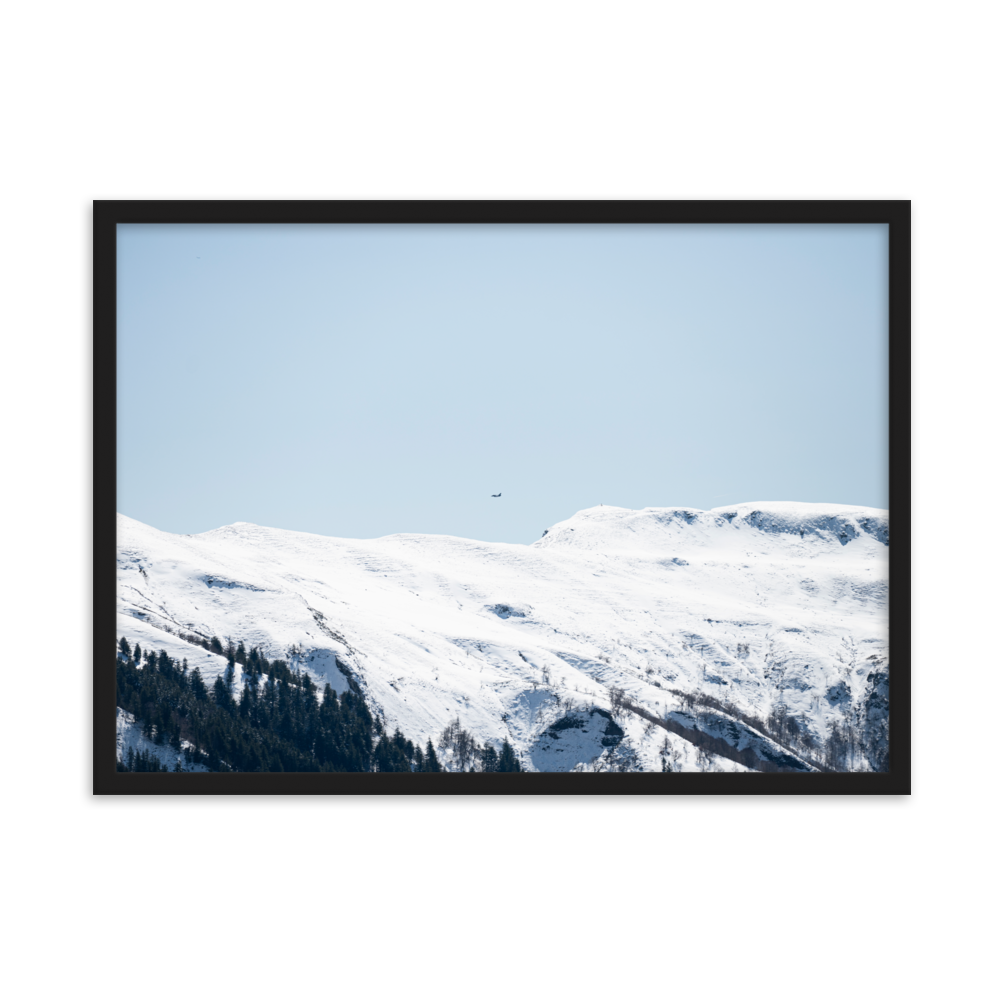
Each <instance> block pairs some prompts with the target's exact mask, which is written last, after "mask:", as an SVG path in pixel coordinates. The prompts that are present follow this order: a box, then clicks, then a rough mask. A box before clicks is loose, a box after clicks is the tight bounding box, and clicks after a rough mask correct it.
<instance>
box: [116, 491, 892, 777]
mask: <svg viewBox="0 0 1000 1000" xmlns="http://www.w3.org/2000/svg"><path fill="white" fill-rule="evenodd" d="M887 593H888V519H887V515H886V513H885V512H884V511H879V510H874V509H870V508H863V507H846V506H840V505H831V504H805V503H791V502H780V503H779V502H767V503H747V504H738V505H736V506H732V507H723V508H716V509H714V510H711V511H699V510H693V509H688V508H646V509H644V510H638V511H633V510H626V509H624V508H618V507H595V508H590V509H588V510H582V511H580V512H579V513H577V514H575V515H574V516H573V517H571V518H569V519H568V520H565V521H562V522H560V523H559V524H556V525H554V526H553V527H552V528H551V529H549V530H548V531H547V532H546V533H545V534H544V535H543V537H542V538H541V539H539V540H538V541H536V542H534V543H533V544H531V545H513V544H502V543H489V542H479V541H474V540H470V539H463V538H456V537H451V536H445V535H414V534H400V535H389V536H386V537H384V538H376V539H370V540H357V539H342V538H328V537H324V536H319V535H310V534H304V533H300V532H294V531H284V530H279V529H274V528H265V527H260V526H258V525H253V524H247V523H236V524H232V525H227V526H225V527H222V528H218V529H216V530H213V531H208V532H205V533H203V534H200V535H173V534H168V533H165V532H162V531H158V530H157V529H155V528H152V527H149V526H147V525H144V524H141V523H140V522H138V521H134V520H132V519H130V518H128V517H125V516H124V515H119V518H118V594H119V615H118V635H119V636H125V637H126V638H127V639H128V641H129V642H131V643H134V642H135V641H139V642H140V643H141V644H142V646H143V647H144V648H147V649H148V648H155V649H164V650H166V652H167V653H168V655H169V656H171V657H176V658H178V659H181V658H186V659H187V660H188V663H189V665H190V666H191V667H192V668H193V667H194V666H195V665H197V666H198V667H199V669H200V671H201V673H202V675H203V677H204V678H205V680H206V682H207V683H209V684H210V683H211V681H212V680H213V679H214V678H215V677H216V676H218V675H219V674H220V672H221V671H223V670H224V669H225V667H226V659H225V658H224V657H223V656H219V655H217V654H214V653H211V652H209V651H207V650H205V649H204V648H202V646H201V645H200V644H198V643H200V642H201V641H203V640H208V639H210V638H211V637H213V636H217V637H219V638H220V639H222V640H223V642H225V641H226V640H227V639H232V641H233V642H234V643H236V642H242V643H244V645H245V647H246V648H247V649H250V648H251V647H257V648H258V649H259V650H260V651H261V653H262V654H263V655H264V656H267V657H269V658H272V659H273V658H282V659H284V660H286V661H288V663H289V666H290V667H291V668H292V669H293V670H294V669H300V670H303V671H307V672H308V673H309V675H310V677H312V678H313V680H314V681H315V682H316V683H317V684H319V686H320V688H322V686H323V684H324V683H329V684H330V685H331V686H332V687H333V688H334V689H335V690H336V691H338V692H344V691H347V690H348V688H349V686H350V683H351V682H353V683H354V684H355V685H356V687H357V689H358V690H360V691H361V692H362V693H363V694H364V696H365V698H366V700H367V701H368V703H369V705H370V707H371V710H372V712H373V713H374V714H375V715H376V716H377V717H379V718H380V719H381V720H382V721H383V722H384V724H385V725H386V726H387V727H388V728H389V729H390V730H391V729H392V728H394V727H397V726H398V727H399V728H400V729H401V730H402V731H403V732H404V733H405V734H406V735H407V736H408V737H411V738H412V739H414V740H419V741H421V742H423V741H425V740H426V739H428V738H432V739H433V740H434V741H435V742H437V741H438V740H439V738H440V735H441V733H442V732H443V731H444V730H445V729H446V727H448V726H449V724H451V723H453V722H454V720H455V719H456V717H457V718H459V719H460V720H461V726H462V727H463V728H464V729H465V730H467V731H468V732H469V733H471V734H472V735H473V736H474V737H475V739H476V740H478V741H480V742H486V743H488V744H490V745H493V746H496V747H499V745H500V744H501V742H502V740H503V739H504V738H507V739H508V740H509V741H510V742H511V744H512V745H513V747H514V748H515V750H516V752H517V753H518V756H519V758H520V760H521V763H522V766H523V767H524V769H525V770H544V771H551V770H560V771H561V770H574V769H576V770H594V769H627V770H635V769H642V770H661V769H662V768H664V767H667V768H671V769H687V770H689V769H705V768H714V769H726V770H742V769H745V768H750V769H755V770H759V769H775V768H780V769H792V770H796V769H797V770H812V769H814V768H817V767H820V768H833V769H837V770H840V769H859V770H869V769H881V768H882V767H883V766H884V761H885V753H886V746H887V722H886V711H887V701H886V698H887V684H888V672H887V671H888V667H887V660H888V614H887ZM237 682H238V683H239V676H237ZM444 756H445V758H446V759H445V763H446V764H447V765H448V766H451V767H457V766H458V763H457V762H456V761H455V760H454V759H452V758H453V755H452V754H450V753H446V754H445V755H444Z"/></svg>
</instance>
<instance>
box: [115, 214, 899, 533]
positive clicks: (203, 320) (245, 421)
mask: <svg viewBox="0 0 1000 1000" xmlns="http://www.w3.org/2000/svg"><path fill="white" fill-rule="evenodd" d="M887 246H888V232H887V227H885V226H878V225H851V226H832V225H827V226H822V225H816V226H812V225H810V226H793V225H781V226H764V225H752V226H721V225H712V226H709V225H702V226H666V225H650V226H597V225H588V226H527V225H524V226H485V225H484V226H385V225H372V226H328V225H317V226H267V225H253V226H237V225H231V226H218V225H122V226H119V227H118V254H119V261H118V303H119V315H118V407H119V409H118V470H119V475H118V509H119V510H120V511H121V512H122V513H125V514H128V515H129V516H130V517H134V518H137V519H138V520H140V521H144V522H146V523H148V524H151V525H154V526H155V527H157V528H161V529H163V530H165V531H172V532H182V533H194V532H201V531H206V530H208V529H210V528H215V527H218V526H219V525H222V524H229V523H232V522H233V521H253V522H256V523H258V524H265V525H269V526H273V527H279V528H292V529H295V530H299V531H313V532H318V533H320V534H327V535H339V536H343V537H374V536H378V535H385V534H391V533H393V532H410V531H413V532H431V533H436V534H452V535H462V536H465V537H470V538H480V539H485V540H490V541H508V542H531V541H533V540H535V539H536V538H538V537H539V536H540V535H541V533H542V531H543V530H544V529H546V528H548V527H549V526H551V525H552V524H553V523H555V522H556V521H559V520H562V519H563V518H566V517H569V516H570V515H572V514H573V513H575V512H576V511H577V510H580V509H581V508H584V507H591V506H595V505H596V504H599V503H605V504H615V505H618V506H622V507H632V508H641V507H647V506H657V507H659V506H675V505H678V506H680V505H683V506H691V507H698V508H703V509H707V508H709V507H717V506H720V505H723V504H730V503H737V502H740V501H747V500H805V501H820V502H831V503H847V504H864V505H867V506H873V507H884V506H886V505H887V502H888V495H887V491H888V484H887V402H888V397H887V344H888V340H887V299H886V293H887ZM498 492H502V493H503V496H502V497H501V498H500V499H493V498H491V496H490V494H492V493H498Z"/></svg>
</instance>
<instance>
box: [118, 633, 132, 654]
mask: <svg viewBox="0 0 1000 1000" xmlns="http://www.w3.org/2000/svg"><path fill="white" fill-rule="evenodd" d="M118 648H119V649H120V650H121V653H122V657H123V658H124V659H126V660H127V659H128V658H129V657H130V656H131V655H132V650H131V649H129V647H128V639H126V638H125V636H122V639H121V642H119V643H118Z"/></svg>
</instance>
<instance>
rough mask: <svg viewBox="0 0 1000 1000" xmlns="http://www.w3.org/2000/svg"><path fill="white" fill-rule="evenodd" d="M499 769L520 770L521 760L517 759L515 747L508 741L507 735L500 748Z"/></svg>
mask: <svg viewBox="0 0 1000 1000" xmlns="http://www.w3.org/2000/svg"><path fill="white" fill-rule="evenodd" d="M497 770H498V771H520V770H521V762H520V761H519V760H518V759H517V757H516V756H515V754H514V748H513V747H512V746H511V745H510V743H508V742H507V737H506V736H505V737H504V741H503V746H502V747H501V748H500V759H499V760H498V761H497Z"/></svg>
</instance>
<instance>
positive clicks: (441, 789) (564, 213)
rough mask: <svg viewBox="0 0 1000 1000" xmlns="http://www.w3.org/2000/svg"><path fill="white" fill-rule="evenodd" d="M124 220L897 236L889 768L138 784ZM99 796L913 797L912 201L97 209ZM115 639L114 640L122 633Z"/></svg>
mask: <svg viewBox="0 0 1000 1000" xmlns="http://www.w3.org/2000/svg"><path fill="white" fill-rule="evenodd" d="M125 223H168V224H169V223H230V224H231V223H257V224H259V223H371V224H379V223H561V224H567V223H568V224H573V223H588V224H593V223H616V224H621V223H637V224H658V223H708V224H711V223H724V224H733V223H756V224H760V223H786V224H787V223H802V224H816V223H844V224H858V223H876V224H885V225H887V226H888V232H889V261H888V272H889V273H888V281H889V296H888V302H889V469H888V478H889V488H890V509H891V511H892V524H893V554H892V568H891V587H890V594H889V619H890V629H891V635H892V639H891V648H892V657H891V666H890V685H889V720H890V722H889V725H890V749H889V770H888V772H884V773H870V772H860V773H858V772H852V773H820V774H790V773H753V774H746V773H688V772H679V773H659V772H654V773H624V774H622V773H614V774H612V773H600V774H589V773H588V774H576V773H522V774H502V773H497V774H480V773H476V774H466V773H463V774H455V773H441V774H397V773H389V774H330V773H302V772H296V773H229V774H220V773H209V774H192V773H183V774H175V773H155V774H150V773H129V772H120V771H118V770H116V766H115V738H116V726H115V702H116V699H115V677H114V672H113V671H114V667H113V665H112V664H113V662H114V661H113V660H111V658H110V656H109V650H110V647H111V643H110V640H111V638H112V636H113V635H114V626H113V622H114V612H115V592H116V555H115V552H116V527H115V514H116V503H115V477H116V452H115V441H116V420H117V413H116V295H117V289H116V233H117V226H118V225H119V224H125ZM93 238H94V245H93V253H94V258H93V281H94V285H93V296H94V414H93V419H94V650H93V654H94V661H93V692H94V701H93V712H94V730H93V791H94V794H100V795H107V794H115V795H136V794H157V795H205V794H211V795H220V794H221V795H245V794H271V795H302V794H341V795H343V794H347V795H400V794H405V795H467V794H476V795H553V794H555V795H594V794H599V795H872V794H897V795H898V794H909V792H910V583H909V580H910V202H909V201H95V202H94V216H93ZM115 639H116V641H117V637H116V636H115Z"/></svg>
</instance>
